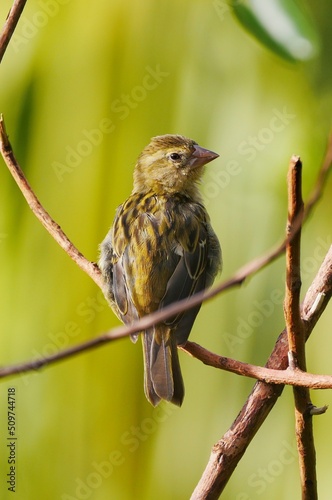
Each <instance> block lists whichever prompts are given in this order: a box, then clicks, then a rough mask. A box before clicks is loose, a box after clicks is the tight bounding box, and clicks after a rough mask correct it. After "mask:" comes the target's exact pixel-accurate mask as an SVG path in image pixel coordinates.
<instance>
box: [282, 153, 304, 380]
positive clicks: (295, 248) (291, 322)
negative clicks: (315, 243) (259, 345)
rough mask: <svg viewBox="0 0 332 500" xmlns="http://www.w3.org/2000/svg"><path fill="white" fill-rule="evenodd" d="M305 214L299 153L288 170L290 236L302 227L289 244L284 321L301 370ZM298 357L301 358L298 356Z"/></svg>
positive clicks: (287, 250)
mask: <svg viewBox="0 0 332 500" xmlns="http://www.w3.org/2000/svg"><path fill="white" fill-rule="evenodd" d="M302 217H303V201H302V163H301V160H300V158H299V157H298V156H293V157H292V158H291V161H290V164H289V170H288V220H287V236H289V235H290V234H292V233H293V232H294V229H293V227H294V223H295V222H296V221H297V220H299V224H300V225H299V227H298V229H297V231H296V233H295V234H294V235H293V238H292V239H291V240H289V242H288V243H287V245H286V293H285V304H284V312H285V322H286V328H287V333H288V345H289V351H290V352H291V354H292V359H293V360H294V361H295V363H296V367H297V366H299V368H300V369H301V370H305V369H306V367H305V354H304V345H305V339H304V330H303V323H302V318H301V313H300V292H301V273H300V253H301V221H302ZM297 358H298V359H297Z"/></svg>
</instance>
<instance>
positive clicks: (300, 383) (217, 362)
mask: <svg viewBox="0 0 332 500" xmlns="http://www.w3.org/2000/svg"><path fill="white" fill-rule="evenodd" d="M180 349H181V350H182V351H184V352H187V353H188V354H190V355H191V356H193V357H194V358H196V359H199V360H200V361H202V363H204V364H205V365H207V366H212V367H213V368H218V369H220V370H225V371H227V372H231V373H236V374H237V375H241V376H243V377H249V378H254V379H256V380H260V381H261V382H266V383H268V384H283V385H293V386H296V387H310V388H311V389H332V375H316V374H313V373H308V372H304V371H302V370H291V369H290V368H288V367H287V368H286V369H285V370H274V369H272V368H266V367H264V366H257V365H251V364H249V363H243V362H242V361H238V360H236V359H231V358H226V357H224V356H220V355H219V354H215V353H214V352H211V351H208V350H207V349H205V348H204V347H202V346H200V345H199V344H196V343H195V342H190V341H188V342H187V343H186V344H185V345H184V346H181V348H180Z"/></svg>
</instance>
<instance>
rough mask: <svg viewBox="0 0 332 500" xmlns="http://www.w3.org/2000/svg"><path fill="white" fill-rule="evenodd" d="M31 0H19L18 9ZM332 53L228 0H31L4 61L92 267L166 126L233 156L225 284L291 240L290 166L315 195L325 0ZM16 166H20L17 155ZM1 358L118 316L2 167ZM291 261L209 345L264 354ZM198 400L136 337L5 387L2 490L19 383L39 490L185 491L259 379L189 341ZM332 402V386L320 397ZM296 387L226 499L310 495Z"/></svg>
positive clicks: (66, 220)
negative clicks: (167, 378)
mask: <svg viewBox="0 0 332 500" xmlns="http://www.w3.org/2000/svg"><path fill="white" fill-rule="evenodd" d="M10 5H11V2H10V1H8V0H5V1H4V0H3V1H2V2H1V7H0V13H1V19H2V20H4V19H5V17H6V14H7V12H8V10H9V8H10ZM311 7H312V16H313V18H314V20H315V22H316V24H317V26H318V29H319V32H320V34H321V37H322V52H321V55H320V56H319V57H318V58H317V59H315V60H313V61H312V62H309V63H305V64H297V65H291V64H289V63H285V62H283V61H282V60H281V59H279V58H277V56H275V55H273V54H271V53H270V52H268V51H267V50H266V49H264V48H263V47H262V46H260V45H259V44H258V43H257V42H256V41H254V40H253V39H252V38H251V37H250V36H249V35H248V34H247V33H246V32H245V31H244V30H243V29H242V27H241V26H240V25H239V24H238V23H237V22H236V20H235V19H234V18H233V16H232V14H231V12H230V10H229V9H228V8H227V4H225V3H224V2H221V1H215V2H213V1H211V2H207V1H203V0H191V1H189V0H183V1H181V2H176V1H167V0H161V1H158V2H157V1H153V0H140V1H137V0H136V1H129V0H121V1H120V0H112V1H109V0H98V1H97V2H90V1H87V0H39V1H28V4H27V7H26V9H25V10H24V12H23V15H22V18H21V20H20V22H19V24H18V27H17V30H16V32H15V36H14V38H13V40H12V41H11V44H10V46H9V48H8V50H7V53H6V54H5V57H4V60H3V63H2V65H1V68H0V72H1V76H0V79H1V80H0V81H1V88H0V90H1V91H0V111H1V112H2V113H3V114H4V116H5V119H6V124H7V130H8V133H9V135H10V139H11V142H12V145H13V148H14V151H15V153H16V155H17V158H18V159H19V161H20V163H21V165H22V168H23V170H24V171H25V173H26V175H27V177H28V179H29V181H30V183H31V185H32V187H33V189H34V190H35V192H36V194H37V196H38V197H39V199H40V200H41V202H42V203H43V204H44V206H45V208H46V209H47V210H48V211H49V213H50V214H51V216H52V217H53V218H54V219H55V220H56V221H57V222H58V223H59V224H60V225H61V227H62V228H63V230H64V231H65V232H66V234H67V235H68V236H69V238H70V239H71V240H72V241H73V243H74V244H75V245H76V246H77V247H78V248H79V249H80V250H81V251H82V253H83V254H84V255H85V256H86V257H87V258H88V259H90V260H97V258H98V244H99V243H100V242H101V241H102V239H103V238H104V236H105V234H106V232H107V231H108V228H109V226H110V225H111V223H112V220H113V216H114V213H115V209H116V207H117V205H119V204H120V203H121V202H122V201H124V199H125V198H126V197H127V196H128V195H129V193H130V191H131V185H132V171H133V167H134V164H135V159H136V157H137V156H138V154H139V153H140V151H141V150H142V149H143V147H144V146H145V145H146V144H147V143H148V142H149V139H150V137H152V136H154V135H159V134H164V133H180V134H183V135H186V136H189V137H192V138H193V139H195V140H196V141H197V142H199V144H201V145H202V146H204V147H206V148H209V149H212V150H214V151H217V152H218V153H219V154H220V158H218V159H217V160H216V161H214V162H213V163H211V164H209V165H208V167H207V169H206V174H205V177H204V181H203V184H202V193H203V195H204V199H205V202H206V206H207V208H208V211H209V213H210V215H211V218H212V222H213V227H214V229H215V231H216V233H217V234H218V236H219V238H220V241H221V244H222V247H223V254H224V271H223V276H222V277H219V278H218V280H221V279H222V278H227V277H230V276H231V275H232V274H233V273H234V272H235V271H236V270H237V269H238V267H239V266H241V265H243V264H245V263H246V262H248V261H249V260H250V259H252V258H254V257H256V256H259V255H261V254H263V253H264V252H266V251H267V250H268V249H269V248H270V247H271V246H273V245H274V244H275V243H276V242H279V241H281V239H282V238H283V236H284V230H285V223H286V216H287V192H286V173H287V167H288V162H289V158H290V156H291V155H292V154H293V153H296V154H300V155H301V157H302V160H303V163H304V171H303V181H304V188H303V189H304V195H305V196H306V195H308V193H309V192H310V190H311V187H312V186H313V184H314V182H315V179H316V175H317V172H318V169H319V166H320V163H321V160H322V156H323V153H324V148H325V144H326V140H327V136H328V133H329V130H330V115H331V98H332V92H331V77H332V75H331V69H330V68H331V64H330V54H331V48H332V47H331V36H330V19H331V15H332V7H331V6H330V5H329V4H328V3H326V2H325V5H321V6H319V5H316V4H315V5H311ZM1 163H2V162H1ZM0 192H1V197H0V235H1V238H0V262H1V281H0V304H1V317H0V332H1V339H0V348H1V355H0V363H1V365H2V366H5V365H7V364H14V363H17V362H21V361H25V360H28V359H31V358H34V357H37V356H40V355H46V354H51V353H53V352H57V350H59V348H64V347H68V346H69V345H74V344H77V343H80V342H83V341H85V340H87V339H91V338H93V337H95V336H97V335H98V334H100V333H101V332H104V331H106V330H108V329H110V328H111V327H114V326H116V325H118V321H117V319H116V318H115V316H114V315H113V314H112V312H111V310H110V309H109V308H108V306H107V305H106V303H105V301H104V299H103V297H102V296H101V293H100V291H99V290H98V289H97V287H96V286H95V284H94V283H93V282H92V281H91V279H90V278H89V277H88V276H86V275H85V274H84V273H83V272H82V271H80V270H79V269H78V268H77V266H76V265H75V264H74V263H73V262H72V261H71V260H70V259H69V258H68V256H67V255H66V254H65V253H64V252H63V251H62V250H61V249H60V248H59V247H58V246H57V244H56V243H55V242H54V241H53V240H52V238H51V237H50V236H49V235H48V233H46V231H45V230H44V229H43V228H42V226H41V225H40V224H39V222H38V221H37V220H36V219H35V217H34V216H33V215H32V213H31V211H30V210H29V208H28V206H27V205H26V203H25V201H24V200H23V197H22V195H21V193H20V192H19V190H18V188H17V187H16V185H15V183H14V181H13V179H12V178H11V176H10V174H9V172H8V171H7V169H6V167H5V165H4V164H1V169H0ZM331 195H332V193H331V183H330V184H329V185H328V187H327V189H326V192H325V196H324V199H323V200H322V201H321V202H320V203H319V205H318V206H317V208H316V209H315V212H314V214H313V215H312V217H311V219H310V220H309V222H308V223H307V224H306V226H305V229H304V231H303V241H302V257H303V261H302V264H303V290H304V291H305V290H306V289H307V287H308V286H309V284H310V283H311V280H312V279H313V277H314V275H315V272H316V270H317V269H318V267H319V265H320V263H321V260H322V258H323V256H324V255H325V253H326V251H327V249H328V247H329V245H330V244H331V241H332V229H331V212H330V210H331V203H330V199H331ZM284 276H285V271H284V257H281V258H280V259H279V260H278V261H277V262H275V263H274V264H272V265H271V266H270V267H268V268H267V269H265V270H264V271H261V272H260V273H259V274H257V275H256V276H254V277H252V278H250V279H249V280H248V281H247V282H246V283H245V284H244V285H243V286H242V287H241V288H237V289H234V290H232V291H229V292H227V293H226V294H224V295H222V296H219V297H218V298H216V299H214V300H213V301H211V302H209V303H207V304H205V305H204V306H203V308H202V310H201V312H200V314H199V316H198V318H197V321H196V323H195V326H194V328H193V331H192V333H191V337H190V338H191V340H193V341H195V342H198V343H200V344H202V345H203V346H205V347H207V348H208V349H210V350H212V351H215V352H217V353H220V354H222V355H224V356H230V357H234V358H237V359H241V360H243V361H247V362H250V363H256V364H264V363H265V361H266V359H267V357H268V355H269V353H270V351H271V350H272V348H273V345H274V342H275V340H276V338H277V335H278V334H279V332H280V331H281V330H282V329H283V326H284V319H283V311H282V298H283V293H284ZM331 321H332V316H331V308H329V309H328V310H327V311H326V312H325V313H324V315H323V317H322V318H321V321H320V322H319V325H318V326H317V328H316V329H315V331H314V333H313V335H312V338H311V339H310V341H309V343H308V369H309V370H310V371H311V372H316V373H331V361H330V360H331V339H330V333H331ZM180 361H181V365H182V370H183V375H184V380H185V386H186V397H185V401H184V404H183V407H182V408H181V409H178V408H175V407H173V406H171V405H167V404H162V405H161V406H160V408H159V409H157V410H156V409H153V408H152V407H151V406H150V405H149V404H148V402H147V401H146V399H145V397H144V393H143V367H142V354H141V346H140V345H139V344H137V345H133V344H132V343H131V342H130V340H129V339H122V340H119V341H117V342H115V343H112V344H109V345H107V346H103V347H101V348H99V349H97V350H94V351H91V352H87V353H85V354H82V355H79V356H77V357H74V358H72V359H70V360H67V361H64V362H61V363H59V364H57V365H52V366H51V367H47V368H45V369H43V370H41V371H40V372H36V373H28V374H26V375H22V376H16V377H12V378H11V379H5V380H3V381H2V382H1V385H0V415H1V418H0V428H1V429H0V435H1V436H2V437H1V439H0V475H1V477H0V489H1V498H5V499H6V498H12V497H13V496H11V495H12V494H11V493H10V492H8V491H7V489H6V485H5V480H6V478H5V474H6V473H7V468H8V464H7V456H8V455H7V454H8V450H7V449H6V436H7V420H6V419H7V390H8V388H10V387H15V389H16V415H17V435H18V444H17V460H18V461H17V471H18V477H17V493H16V497H15V498H19V499H24V500H30V499H31V500H35V499H36V498H50V499H61V500H68V499H71V500H72V499H74V498H75V499H90V498H91V499H93V500H104V499H107V498H110V499H115V500H131V499H136V500H152V499H155V498H158V499H159V500H168V499H172V500H183V499H186V498H189V497H190V494H191V492H192V491H193V489H194V487H195V485H196V483H197V481H198V479H199V478H200V475H201V473H202V472H203V470H204V467H205V464H206V463H207V460H208V457H209V453H210V449H211V447H212V445H213V444H214V443H215V442H216V441H217V440H218V439H219V438H220V437H221V436H222V435H223V433H224V432H225V431H226V430H227V429H228V427H229V426H230V425H231V423H232V421H233V420H234V418H235V417H236V415H237V414H238V412H239V410H240V408H241V407H242V404H243V403H244V401H245V399H246V397H247V395H248V394H249V392H250V389H251V387H252V385H253V381H252V380H247V379H245V378H240V377H238V376H236V375H232V374H228V373H224V372H221V371H218V370H215V369H212V368H209V367H205V366H204V365H203V364H201V363H200V362H199V361H197V360H195V359H192V358H190V357H189V356H186V355H185V354H183V353H180ZM312 397H313V402H314V404H317V405H323V404H329V403H330V400H331V392H329V391H326V392H323V391H320V392H314V393H313V394H312ZM331 418H332V417H331V414H330V412H327V414H325V415H323V416H320V417H316V418H315V422H314V424H315V425H314V427H315V437H316V450H317V457H318V466H317V469H318V481H319V493H320V496H321V498H328V496H329V494H330V491H331V471H330V469H331V467H330V463H331V449H332V435H331V433H330V432H329V431H328V429H330V428H331V425H332V421H331ZM294 450H295V439H294V411H293V400H292V391H291V389H289V388H286V389H285V391H284V393H283V396H282V398H281V399H280V401H279V402H278V403H277V405H276V406H275V408H274V410H273V412H272V413H271V414H270V416H269V418H268V419H267V421H266V422H265V424H264V425H263V427H262V429H261V430H260V431H259V433H258V435H257V436H256V438H255V439H254V441H253V442H252V444H251V445H250V447H249V449H248V451H247V453H246V455H245V457H244V458H243V460H242V461H241V462H240V464H239V466H238V468H237V469H236V471H235V473H234V475H233V477H232V478H231V480H230V482H229V484H228V485H227V488H226V489H225V492H224V494H223V498H224V499H225V500H226V499H227V500H228V499H231V500H234V499H236V500H240V499H242V500H245V499H248V500H249V499H251V500H252V499H256V498H257V499H259V498H269V499H270V500H273V499H280V498H299V495H300V492H299V473H298V465H297V457H296V452H295V451H294Z"/></svg>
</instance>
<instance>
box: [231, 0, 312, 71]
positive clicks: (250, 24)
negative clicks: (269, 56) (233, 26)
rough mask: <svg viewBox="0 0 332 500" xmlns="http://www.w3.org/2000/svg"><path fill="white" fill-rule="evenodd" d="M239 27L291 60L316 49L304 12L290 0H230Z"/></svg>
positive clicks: (308, 19)
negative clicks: (240, 25)
mask: <svg viewBox="0 0 332 500" xmlns="http://www.w3.org/2000/svg"><path fill="white" fill-rule="evenodd" d="M231 5H232V8H233V11H234V14H235V16H236V18H237V19H238V20H239V21H240V23H241V24H242V26H243V27H244V28H245V29H246V30H247V31H249V33H251V34H252V35H253V36H254V37H255V38H256V39H257V40H258V41H259V42H260V43H261V44H262V45H264V46H265V47H266V48H268V49H269V50H271V51H272V52H274V53H275V54H277V55H278V56H280V57H282V58H283V59H286V60H288V61H291V62H296V61H307V60H308V59H312V58H313V57H315V56H316V55H317V53H318V51H319V35H318V32H317V30H316V28H315V26H314V24H313V22H312V20H311V18H310V17H309V15H308V13H307V12H306V11H305V10H304V9H303V8H302V7H300V6H299V5H298V4H297V3H296V2H295V1H294V0H268V1H266V0H243V1H238V0H233V1H232V2H231Z"/></svg>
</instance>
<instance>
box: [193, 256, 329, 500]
mask: <svg viewBox="0 0 332 500" xmlns="http://www.w3.org/2000/svg"><path fill="white" fill-rule="evenodd" d="M331 296H332V246H331V247H330V249H329V251H328V252H327V254H326V256H325V259H324V262H323V263H322V265H321V267H320V269H319V271H318V273H317V275H316V277H315V278H314V280H313V282H312V284H311V286H310V288H309V289H308V291H307V293H306V296H305V298H304V301H303V304H302V312H301V316H302V319H303V321H304V325H305V336H306V339H308V337H309V336H310V334H311V332H312V330H313V328H314V327H315V325H316V323H317V321H318V320H319V318H320V316H321V315H322V313H323V311H324V310H325V308H326V306H327V304H328V302H329V300H330V299H331ZM265 366H266V367H267V368H272V369H275V370H286V368H287V366H288V341H287V332H286V330H284V331H283V332H282V333H281V334H280V335H279V338H278V340H277V342H276V345H275V347H274V349H273V351H272V353H271V355H270V357H269V359H268V361H267V363H266V365H265ZM282 390H283V385H276V384H267V383H266V382H256V384H255V385H254V387H253V389H252V391H251V393H250V395H249V397H248V399H247V401H246V403H245V404H244V406H243V408H242V410H241V411H240V413H239V415H238V416H237V418H236V419H235V421H234V422H233V424H232V425H231V427H230V429H229V430H228V431H227V432H226V433H225V434H224V435H223V436H222V437H221V439H220V440H219V441H218V442H217V443H216V444H215V445H214V447H213V449H212V452H211V455H210V459H209V462H208V464H207V466H206V469H205V471H204V473H203V475H202V477H201V479H200V481H199V483H198V484H197V486H196V488H195V491H194V493H193V495H192V497H191V499H192V500H203V499H209V500H213V499H217V498H219V496H220V494H221V492H222V491H223V490H224V488H225V486H226V484H227V483H228V480H229V479H230V477H231V475H232V474H233V472H234V469H235V468H236V466H237V464H238V463H239V461H240V460H241V458H242V456H243V455H244V453H245V451H246V449H247V447H248V446H249V444H250V442H251V441H252V439H253V438H254V436H255V434H256V432H257V431H258V430H259V428H260V427H261V425H262V424H263V422H264V421H265V419H266V417H267V416H268V415H269V413H270V411H271V410H272V408H273V407H274V405H275V403H276V402H277V400H278V397H279V396H280V395H281V393H282Z"/></svg>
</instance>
